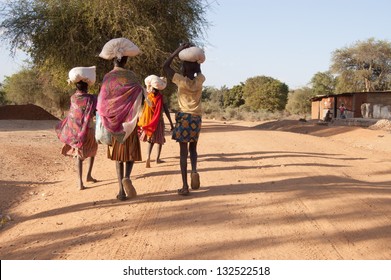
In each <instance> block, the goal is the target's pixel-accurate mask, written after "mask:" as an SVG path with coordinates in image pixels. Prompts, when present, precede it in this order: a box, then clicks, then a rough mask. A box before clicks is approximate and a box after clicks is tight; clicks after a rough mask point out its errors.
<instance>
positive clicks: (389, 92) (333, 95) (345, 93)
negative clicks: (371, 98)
mask: <svg viewBox="0 0 391 280" xmlns="http://www.w3.org/2000/svg"><path fill="white" fill-rule="evenodd" d="M363 93H365V94H373V93H382V94H391V91H388V90H387V91H359V92H344V93H339V94H325V95H317V96H314V97H312V98H311V101H319V100H322V99H323V98H328V97H336V96H353V95H355V94H363Z"/></svg>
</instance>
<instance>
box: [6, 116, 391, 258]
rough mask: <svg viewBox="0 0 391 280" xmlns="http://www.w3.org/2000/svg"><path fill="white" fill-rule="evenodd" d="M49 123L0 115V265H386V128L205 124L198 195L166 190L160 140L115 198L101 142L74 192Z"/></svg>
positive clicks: (169, 177) (390, 243) (174, 173)
mask: <svg viewBox="0 0 391 280" xmlns="http://www.w3.org/2000/svg"><path fill="white" fill-rule="evenodd" d="M56 122H57V121H55V120H4V118H3V120H0V166H1V168H0V193H1V197H0V205H1V206H0V214H1V215H2V217H3V219H2V226H1V228H0V240H1V242H0V259H3V260H4V259H18V260H20V259H82V260H84V259H92V260H99V259H133V260H141V259H144V260H145V259H166V260H171V259H217V260H224V259H246V260H247V259H277V260H278V259H284V260H286V259H288V260H291V259H305V260H312V259H337V260H339V259H388V260H389V259H391V226H390V225H391V174H390V171H391V162H390V158H391V145H390V144H389V143H391V134H390V133H389V132H388V131H384V130H371V129H364V128H358V127H342V126H321V125H316V124H314V123H301V122H298V121H278V122H274V123H270V122H269V123H248V122H221V121H213V120H206V119H205V120H204V123H203V129H202V134H201V138H200V141H199V146H198V149H199V166H198V168H199V172H200V175H201V189H200V190H198V191H192V192H191V195H190V196H189V197H181V196H178V195H177V194H176V189H177V188H178V187H180V182H181V179H180V173H179V157H178V155H179V147H178V144H177V143H175V142H173V141H172V140H171V139H170V137H169V136H168V135H167V138H166V140H167V143H166V144H165V145H164V147H163V152H162V159H164V160H165V162H164V163H162V164H156V163H155V162H152V167H151V168H150V169H146V168H145V161H143V162H139V163H137V164H135V167H134V170H133V173H132V180H133V183H134V185H135V187H136V189H137V191H138V197H137V198H135V199H132V200H127V201H124V202H120V201H118V200H116V199H115V196H116V193H117V188H118V187H117V181H116V175H115V166H114V163H113V162H111V161H110V160H108V159H107V158H106V156H105V152H106V149H105V147H104V146H103V145H101V146H99V150H98V155H97V157H96V164H95V166H94V170H93V176H94V177H96V178H97V179H98V180H99V182H97V183H86V186H87V189H86V190H83V191H79V190H77V188H76V174H75V167H74V161H73V159H71V158H65V157H63V156H61V155H60V149H61V146H62V144H61V143H60V142H59V141H58V140H57V138H56V135H55V133H54V130H53V127H54V125H55V124H56ZM142 149H143V155H145V150H146V145H145V144H144V143H142ZM155 153H156V150H154V151H153V156H154V155H155ZM7 215H8V216H9V217H10V218H11V219H12V220H11V221H8V219H6V218H5V217H6V216H7Z"/></svg>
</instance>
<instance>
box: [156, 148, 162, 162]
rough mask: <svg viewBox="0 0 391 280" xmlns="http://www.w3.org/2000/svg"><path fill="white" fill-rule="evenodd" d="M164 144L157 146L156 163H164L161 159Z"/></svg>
mask: <svg viewBox="0 0 391 280" xmlns="http://www.w3.org/2000/svg"><path fill="white" fill-rule="evenodd" d="M162 148H163V145H162V144H157V156H156V163H162V162H163V161H162V160H161V159H160V154H161V153H162Z"/></svg>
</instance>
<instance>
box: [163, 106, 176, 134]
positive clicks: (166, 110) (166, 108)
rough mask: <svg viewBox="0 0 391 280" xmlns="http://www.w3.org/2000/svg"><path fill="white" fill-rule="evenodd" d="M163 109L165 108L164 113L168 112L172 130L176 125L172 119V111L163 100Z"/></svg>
mask: <svg viewBox="0 0 391 280" xmlns="http://www.w3.org/2000/svg"><path fill="white" fill-rule="evenodd" d="M163 110H164V113H165V114H166V117H167V119H168V121H169V122H170V126H171V131H172V130H173V129H174V125H173V123H172V120H171V116H170V111H169V110H168V107H167V105H166V103H164V101H163Z"/></svg>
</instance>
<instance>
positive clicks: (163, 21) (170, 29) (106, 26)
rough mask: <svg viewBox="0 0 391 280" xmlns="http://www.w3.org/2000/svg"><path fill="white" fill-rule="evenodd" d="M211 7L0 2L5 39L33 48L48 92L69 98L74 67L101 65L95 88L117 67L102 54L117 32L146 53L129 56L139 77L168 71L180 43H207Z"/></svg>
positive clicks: (158, 1) (193, 2)
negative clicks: (167, 63)
mask: <svg viewBox="0 0 391 280" xmlns="http://www.w3.org/2000/svg"><path fill="white" fill-rule="evenodd" d="M0 5H1V4H0ZM210 7H211V4H209V3H208V1H207V0H170V1H168V0H86V1H80V0H15V1H7V2H6V3H5V4H4V3H3V5H2V6H1V7H0V16H1V17H0V30H2V31H3V33H2V35H1V39H2V40H3V41H6V42H8V43H9V44H10V46H11V52H12V51H13V50H16V49H21V50H23V51H24V52H27V53H28V54H29V56H30V57H31V60H32V61H31V64H32V67H33V68H34V72H35V71H36V72H38V74H39V76H40V79H39V81H40V82H41V91H49V92H43V95H44V96H50V95H52V96H51V99H56V100H57V99H60V100H64V98H65V97H66V96H67V95H68V92H69V86H68V85H67V79H68V72H69V70H70V69H72V68H73V67H77V66H92V65H96V66H97V85H96V86H95V89H92V90H93V91H97V88H98V87H99V81H101V80H102V78H103V75H104V74H105V73H107V72H108V71H110V70H111V69H112V67H113V65H112V62H110V61H106V60H103V59H101V58H99V57H98V55H99V53H100V52H101V50H102V47H103V46H104V44H105V43H106V42H108V41H109V40H111V39H113V38H119V37H126V38H128V39H130V40H131V41H133V42H134V43H135V44H136V45H137V46H138V47H139V48H140V50H141V52H142V53H141V55H139V56H137V57H134V58H131V59H129V60H128V66H129V68H131V69H132V70H134V71H135V72H136V73H137V74H138V75H139V78H140V81H143V79H144V78H145V77H146V76H148V75H151V74H156V75H163V71H162V64H163V62H164V61H165V59H166V58H167V57H168V56H169V54H170V53H171V52H172V51H174V50H175V49H176V48H177V47H178V45H179V43H181V42H192V43H195V44H197V45H200V46H202V41H203V39H204V32H205V31H206V29H207V27H208V22H207V21H206V19H205V14H206V11H207V9H208V8H210ZM169 89H171V90H172V89H173V87H172V86H170V87H168V90H167V92H169ZM54 95H55V96H54ZM56 103H57V104H63V105H61V106H66V103H64V102H62V101H61V102H56ZM63 109H64V108H63Z"/></svg>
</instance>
